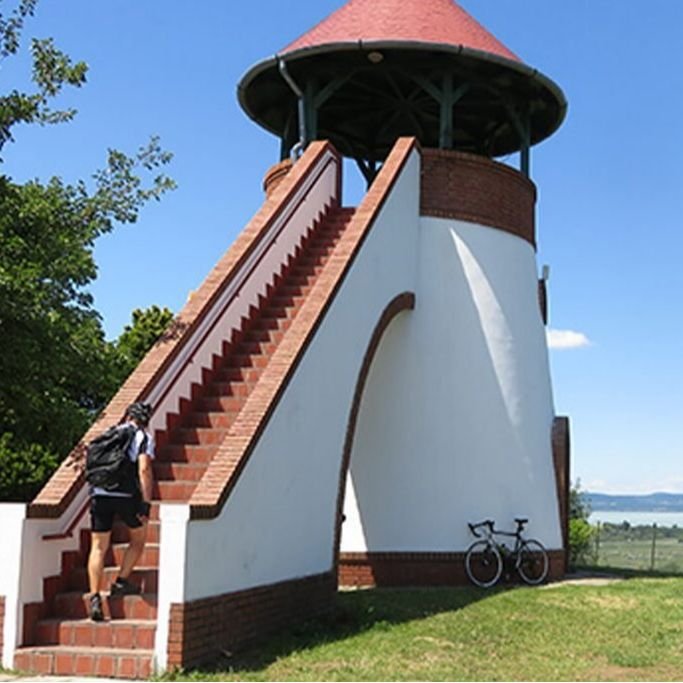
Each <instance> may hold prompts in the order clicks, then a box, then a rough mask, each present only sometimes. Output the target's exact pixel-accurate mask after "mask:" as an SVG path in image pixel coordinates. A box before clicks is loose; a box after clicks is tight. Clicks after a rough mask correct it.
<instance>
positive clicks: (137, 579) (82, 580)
mask: <svg viewBox="0 0 683 683" xmlns="http://www.w3.org/2000/svg"><path fill="white" fill-rule="evenodd" d="M157 556H158V555H157ZM118 575H119V566H118V564H117V565H116V566H115V567H105V568H104V576H103V579H102V583H101V585H100V590H102V591H106V592H108V591H109V588H110V586H111V584H112V583H113V582H114V581H115V580H116V577H117V576H118ZM130 582H131V583H134V584H135V585H136V586H139V587H140V588H141V589H142V592H143V593H156V592H158V590H159V567H158V564H157V566H156V567H145V566H144V565H139V564H138V565H136V567H135V569H134V570H133V573H132V574H131V575H130ZM68 584H69V590H70V591H83V592H87V591H89V590H90V585H89V582H88V570H87V569H86V568H85V567H76V568H75V569H73V570H72V571H71V573H70V574H69V580H68ZM41 642H46V641H41Z"/></svg>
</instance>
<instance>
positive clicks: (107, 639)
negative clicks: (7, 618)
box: [36, 619, 156, 650]
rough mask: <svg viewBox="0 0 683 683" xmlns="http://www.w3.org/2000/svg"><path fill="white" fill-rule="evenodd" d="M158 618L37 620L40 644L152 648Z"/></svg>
mask: <svg viewBox="0 0 683 683" xmlns="http://www.w3.org/2000/svg"><path fill="white" fill-rule="evenodd" d="M155 633H156V622H155V621H146V620H141V619H114V620H113V621H101V622H97V623H96V622H94V621H91V620H90V619H43V620H42V621H39V622H38V623H37V624H36V637H37V640H38V645H65V646H67V647H68V646H71V647H97V648H121V649H127V650H153V649H154V635H155Z"/></svg>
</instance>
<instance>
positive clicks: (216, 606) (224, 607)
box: [168, 572, 337, 670]
mask: <svg viewBox="0 0 683 683" xmlns="http://www.w3.org/2000/svg"><path fill="white" fill-rule="evenodd" d="M336 590H337V586H336V577H335V576H334V574H333V573H331V572H328V573H325V574H318V575H315V576H309V577H305V578H300V579H293V580H290V581H283V582H281V583H276V584H272V585H269V586H259V587H257V588H251V589H247V590H243V591H237V592H235V593H227V594H224V595H216V596H213V597H210V598H203V599H201V600H193V601H191V602H186V603H181V604H173V605H171V609H170V620H169V636H168V668H169V669H171V670H172V669H174V668H180V667H184V668H186V667H190V666H197V665H199V664H201V663H203V662H207V661H210V660H212V659H215V658H217V657H219V656H220V655H221V654H222V653H225V652H236V651H239V650H243V649H245V648H247V647H250V646H252V645H254V644H256V643H258V642H259V641H262V640H263V639H264V638H265V637H267V636H268V635H271V634H273V633H274V632H276V631H278V630H281V629H284V628H287V627H288V626H291V625H292V624H296V623H301V622H302V621H305V620H307V619H310V618H313V617H316V616H319V615H321V614H324V613H326V612H329V611H330V610H331V609H332V608H333V607H334V600H335V595H336Z"/></svg>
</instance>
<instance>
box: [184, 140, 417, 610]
mask: <svg viewBox="0 0 683 683" xmlns="http://www.w3.org/2000/svg"><path fill="white" fill-rule="evenodd" d="M419 173H420V163H419V155H418V153H417V152H416V151H414V152H413V153H412V155H411V157H410V158H409V160H408V161H407V163H406V165H405V167H404V168H403V170H402V172H401V175H400V177H399V178H398V180H397V182H396V183H395V185H394V187H393V189H392V191H391V193H390V195H389V197H388V198H387V200H386V201H385V203H384V205H383V207H382V209H381V211H380V213H379V215H378V217H377V219H376V221H375V225H374V227H373V228H372V230H371V231H370V234H369V236H368V237H367V239H366V241H365V243H364V245H363V248H362V249H361V251H360V253H359V254H358V256H357V258H356V260H355V262H354V264H353V265H352V268H351V271H350V273H349V274H348V276H347V277H346V279H345V281H344V283H343V285H342V287H341V289H340V291H339V292H338V294H337V296H336V298H335V299H334V301H333V303H332V305H331V307H330V309H329V310H328V311H327V313H326V317H325V321H324V323H323V324H322V325H321V326H320V328H319V329H318V331H317V332H316V335H315V337H314V339H313V341H312V342H311V344H310V345H309V347H308V349H307V350H306V353H305V355H304V357H303V359H302V361H301V363H300V364H299V366H298V368H297V371H296V373H295V374H294V377H293V378H292V380H291V382H290V384H289V385H288V387H287V389H286V390H285V392H284V394H283V396H282V398H281V400H280V402H279V404H278V406H277V408H276V410H275V412H274V414H273V416H272V417H271V419H270V420H269V422H268V425H267V426H266V428H265V430H264V432H263V434H262V436H261V438H260V440H259V442H258V444H257V445H256V447H255V449H254V451H253V453H252V454H251V457H250V459H249V461H248V463H247V465H246V467H245V470H244V472H243V473H242V475H241V477H240V479H239V480H238V482H237V484H236V486H235V488H234V489H233V491H232V492H231V494H230V496H229V498H228V501H227V503H226V504H225V506H224V508H223V510H222V511H221V513H220V515H219V516H218V517H217V518H216V519H214V520H210V521H196V522H195V521H193V522H191V523H190V524H189V526H188V529H187V557H188V561H187V568H186V576H185V600H187V601H189V600H194V599H198V598H201V597H205V596H210V595H217V594H221V593H227V592H232V591H236V590H241V589H245V588H249V587H253V586H258V585H265V584H271V583H276V582H279V581H283V580H288V579H293V578H297V577H303V576H310V575H314V574H319V573H322V572H327V571H329V570H330V569H331V568H332V563H333V551H334V548H333V545H334V536H335V519H336V502H337V492H338V487H339V474H340V467H341V458H342V451H343V447H344V439H345V434H346V427H347V423H348V419H349V412H350V409H351V403H352V399H353V394H354V390H355V386H356V381H357V379H358V375H359V371H360V368H361V365H362V362H363V358H364V355H365V352H366V350H367V347H368V344H369V342H370V339H371V336H372V333H373V330H374V328H375V326H376V325H377V323H378V321H379V319H380V316H381V315H382V313H383V311H384V309H385V308H386V306H387V305H388V304H389V303H390V302H391V300H392V299H394V298H395V297H396V296H397V295H398V294H400V293H402V292H404V291H413V290H414V288H415V274H416V261H415V254H416V251H417V236H418V225H419V215H418V212H419V208H418V207H419Z"/></svg>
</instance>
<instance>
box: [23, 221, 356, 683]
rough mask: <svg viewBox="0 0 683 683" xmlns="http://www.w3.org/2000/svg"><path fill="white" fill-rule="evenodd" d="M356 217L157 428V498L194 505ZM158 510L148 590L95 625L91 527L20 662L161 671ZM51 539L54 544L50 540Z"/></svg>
mask: <svg viewBox="0 0 683 683" xmlns="http://www.w3.org/2000/svg"><path fill="white" fill-rule="evenodd" d="M352 217H353V209H343V208H336V209H332V210H331V211H330V212H329V213H328V214H327V215H326V217H325V218H323V219H322V220H321V222H320V223H319V224H318V225H317V226H316V227H315V228H314V229H313V230H312V231H311V232H310V233H309V234H308V235H307V236H306V237H305V238H304V240H303V242H302V244H301V245H300V246H299V247H298V248H297V250H296V253H295V254H294V255H293V256H292V257H290V259H289V260H288V262H287V263H286V264H285V265H284V266H283V267H282V269H281V272H280V273H279V274H277V275H276V276H275V278H274V281H273V283H271V284H270V285H269V287H268V290H267V293H266V295H265V296H264V297H262V298H261V301H260V305H259V306H258V308H254V309H253V310H252V313H251V315H250V316H249V318H248V319H246V318H245V319H244V320H243V325H242V328H241V329H240V330H238V331H235V332H234V333H233V335H232V338H231V339H229V340H226V341H225V342H224V344H223V355H222V356H221V357H220V358H217V357H216V358H215V361H214V363H213V367H212V368H211V369H207V370H205V371H204V377H203V383H202V384H201V386H200V385H195V386H193V391H192V397H191V399H188V400H183V401H181V406H180V413H179V414H177V415H170V416H168V419H167V429H166V430H165V431H160V432H157V434H156V440H157V457H156V460H155V463H154V473H155V492H154V498H155V500H157V501H163V502H188V501H189V499H190V497H191V495H192V492H193V491H194V489H195V487H196V485H197V483H198V481H199V480H200V479H201V478H202V476H203V474H204V472H205V471H206V469H207V467H208V465H209V463H210V462H211V459H212V458H213V456H214V454H215V453H216V451H217V450H218V447H219V446H220V444H221V442H222V441H223V439H224V438H225V436H226V435H227V433H228V430H229V428H230V426H231V424H232V423H233V422H234V420H235V417H236V416H237V415H238V414H239V412H240V410H241V408H242V406H243V405H244V403H245V402H246V400H247V398H248V396H249V394H250V393H251V391H252V389H253V387H254V386H255V385H256V383H257V382H258V381H259V377H260V375H261V373H262V372H263V369H264V368H265V367H266V366H267V365H268V362H269V359H270V357H271V356H272V354H273V353H274V351H275V349H276V348H277V346H278V344H279V343H280V341H281V340H282V339H283V337H284V335H285V333H286V331H287V329H288V328H289V326H290V325H291V323H292V320H293V319H294V318H295V316H296V315H297V313H298V311H299V309H300V307H301V305H302V304H303V302H304V300H305V299H306V296H307V295H308V293H309V292H310V290H311V288H312V287H313V285H314V283H315V280H316V278H317V277H318V275H319V274H320V272H321V271H322V269H323V267H324V265H325V262H326V261H327V259H328V258H329V255H330V253H331V251H332V249H333V248H334V246H335V244H336V243H337V241H338V240H339V238H340V236H341V233H342V231H343V230H344V228H345V227H346V226H347V225H348V223H349V222H350V220H351V218H352ZM158 520H159V506H158V503H155V504H154V505H153V506H152V515H151V521H150V524H149V531H148V542H147V546H146V548H145V550H144V553H143V556H142V557H141V558H140V561H139V562H138V565H137V567H136V569H135V570H134V572H133V574H132V576H131V580H132V581H133V582H135V583H137V584H138V585H140V587H141V588H142V594H141V595H136V596H126V597H118V598H111V599H110V598H109V596H108V592H107V591H104V597H105V599H104V600H103V602H104V608H105V615H106V621H104V622H101V623H94V622H92V621H90V620H89V618H88V613H87V602H88V601H87V591H88V578H87V572H86V561H87V556H88V551H89V547H90V534H89V531H88V530H85V531H83V532H81V536H80V546H79V549H78V550H74V551H65V552H63V553H62V558H61V573H60V574H58V575H56V576H52V577H49V578H47V579H45V580H44V585H43V597H44V600H43V602H40V603H31V604H29V605H26V606H25V608H24V633H23V646H22V647H21V648H19V649H18V650H17V652H16V655H15V664H14V665H15V668H16V669H19V670H22V671H29V672H33V673H37V674H57V675H66V674H71V675H73V674H77V675H88V676H115V677H119V678H146V677H148V676H149V675H150V674H151V673H152V666H153V650H154V637H155V633H156V617H157V590H158V578H159V532H160V523H159V521H158ZM126 541H127V531H126V527H125V526H124V525H122V524H120V523H117V524H116V525H115V527H114V529H113V532H112V547H111V549H110V551H109V553H108V556H107V561H106V568H105V579H104V585H105V587H108V586H109V584H110V583H111V581H112V580H113V579H114V578H115V576H116V572H117V567H118V565H119V563H120V561H121V557H122V555H123V552H124V550H125V548H126ZM46 542H49V541H46Z"/></svg>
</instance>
